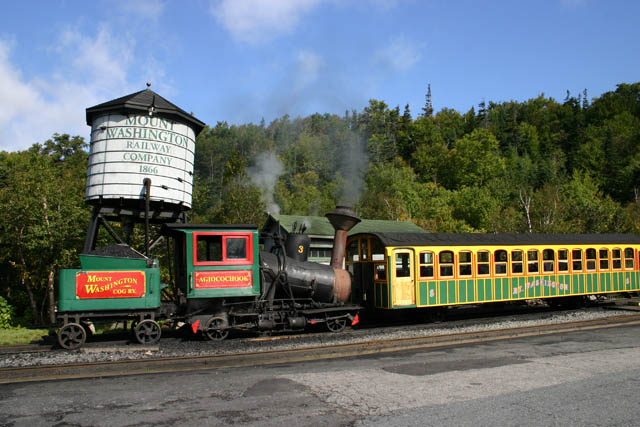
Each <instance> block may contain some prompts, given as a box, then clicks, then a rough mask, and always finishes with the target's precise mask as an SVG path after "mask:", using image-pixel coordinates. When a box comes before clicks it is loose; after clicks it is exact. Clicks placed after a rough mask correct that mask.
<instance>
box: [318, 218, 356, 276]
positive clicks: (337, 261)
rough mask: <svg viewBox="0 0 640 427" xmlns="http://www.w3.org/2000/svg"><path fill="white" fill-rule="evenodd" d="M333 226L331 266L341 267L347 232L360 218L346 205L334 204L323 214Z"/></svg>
mask: <svg viewBox="0 0 640 427" xmlns="http://www.w3.org/2000/svg"><path fill="white" fill-rule="evenodd" d="M325 216H326V217H327V219H328V220H329V222H330V223H331V225H332V226H333V228H334V229H335V230H336V234H335V236H334V238H333V250H332V251H331V264H330V265H331V267H333V268H339V269H342V268H343V263H344V253H345V249H346V246H347V234H348V233H349V230H351V229H352V228H353V227H355V225H356V224H358V223H359V222H360V218H358V217H357V216H356V213H355V212H354V211H353V209H351V208H350V207H348V206H336V209H335V210H334V211H333V212H329V213H328V214H326V215H325Z"/></svg>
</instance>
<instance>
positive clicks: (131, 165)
mask: <svg viewBox="0 0 640 427" xmlns="http://www.w3.org/2000/svg"><path fill="white" fill-rule="evenodd" d="M86 114H87V124H88V125H89V126H91V144H90V151H89V170H88V174H87V182H86V197H85V201H86V202H87V203H89V204H91V205H93V211H92V214H91V221H90V223H89V229H88V231H87V238H86V240H85V246H84V252H85V253H87V252H90V251H92V250H93V249H95V245H96V240H97V235H98V231H99V228H100V226H104V227H105V229H106V230H107V231H108V232H109V234H111V236H112V237H113V238H114V239H115V240H117V241H119V242H120V243H125V240H129V236H130V235H131V232H132V230H133V228H134V227H135V225H136V224H138V223H144V224H145V251H146V252H147V253H146V255H148V250H149V243H150V242H149V236H148V235H149V224H150V223H166V222H186V220H187V218H186V212H187V211H188V210H189V209H191V198H192V193H193V163H194V152H195V139H196V136H197V135H198V134H199V133H200V132H201V131H202V129H203V128H204V126H205V124H204V123H203V122H201V121H200V120H198V119H196V118H195V117H194V116H193V115H192V114H189V113H187V112H185V111H184V110H182V109H181V108H179V107H177V106H176V105H174V104H172V103H171V102H169V101H167V100H166V99H165V98H163V97H162V96H160V95H158V94H157V93H155V92H154V91H152V90H151V89H150V84H147V89H145V90H142V91H140V92H136V93H132V94H130V95H126V96H123V97H121V98H118V99H114V100H112V101H108V102H105V103H102V104H99V105H96V106H93V107H90V108H87V110H86ZM114 222H118V223H120V224H121V225H122V226H123V230H124V231H125V234H126V239H123V238H122V237H121V236H120V235H119V234H118V233H117V232H116V231H115V229H114V228H113V227H112V225H111V224H110V223H114Z"/></svg>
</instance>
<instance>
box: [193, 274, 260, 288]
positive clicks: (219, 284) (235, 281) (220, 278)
mask: <svg viewBox="0 0 640 427" xmlns="http://www.w3.org/2000/svg"><path fill="white" fill-rule="evenodd" d="M251 286H253V279H252V274H251V270H234V271H196V272H195V288H196V289H219V288H250V287H251Z"/></svg>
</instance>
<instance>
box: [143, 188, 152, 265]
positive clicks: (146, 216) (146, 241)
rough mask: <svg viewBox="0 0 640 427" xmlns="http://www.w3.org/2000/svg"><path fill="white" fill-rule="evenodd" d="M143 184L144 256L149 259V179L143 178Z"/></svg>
mask: <svg viewBox="0 0 640 427" xmlns="http://www.w3.org/2000/svg"><path fill="white" fill-rule="evenodd" d="M142 183H143V184H144V255H145V256H146V257H147V258H149V202H150V199H151V179H149V178H145V179H144V181H142Z"/></svg>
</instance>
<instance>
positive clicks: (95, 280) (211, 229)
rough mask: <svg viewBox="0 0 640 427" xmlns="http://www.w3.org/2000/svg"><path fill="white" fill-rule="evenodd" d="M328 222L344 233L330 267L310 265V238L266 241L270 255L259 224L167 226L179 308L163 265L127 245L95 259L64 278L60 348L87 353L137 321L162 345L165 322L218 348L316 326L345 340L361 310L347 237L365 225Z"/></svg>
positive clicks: (141, 333)
mask: <svg viewBox="0 0 640 427" xmlns="http://www.w3.org/2000/svg"><path fill="white" fill-rule="evenodd" d="M326 216H327V218H328V219H329V221H330V222H331V224H332V225H333V227H334V229H335V230H336V232H335V238H334V248H333V253H332V259H331V264H330V265H324V264H318V263H313V262H308V261H307V253H308V248H309V243H308V237H306V236H305V235H302V234H296V233H291V234H289V236H288V237H287V239H286V240H285V239H282V238H281V237H280V236H278V235H271V236H266V237H268V238H271V239H272V240H273V243H274V244H273V247H274V249H272V250H271V251H270V252H265V251H260V250H259V249H260V247H259V246H260V245H259V242H260V237H261V236H260V234H259V232H258V228H257V226H255V225H203V224H186V223H180V222H174V223H164V224H163V225H162V228H161V234H162V236H163V237H164V238H165V239H167V241H168V242H170V243H169V244H168V247H170V248H172V251H170V252H172V254H173V256H172V260H171V262H170V265H169V266H168V269H169V271H170V275H171V276H172V279H173V282H174V283H175V287H174V288H173V292H172V293H171V299H170V300H166V298H162V294H163V289H164V288H165V287H166V286H167V285H165V284H163V283H161V280H160V266H159V263H158V261H157V260H155V259H152V258H150V257H147V256H145V255H143V254H141V253H139V252H137V251H135V250H134V249H133V248H131V247H130V246H129V245H126V244H124V243H121V244H116V245H111V246H106V247H103V248H100V249H96V250H85V253H83V254H81V255H80V261H81V268H80V269H65V270H62V271H61V272H60V280H59V295H58V296H59V298H58V312H57V317H58V319H59V321H60V322H61V323H62V326H61V327H60V329H59V330H58V334H57V336H58V342H59V344H60V346H61V347H63V348H66V349H76V348H79V347H80V346H82V345H83V344H84V343H85V341H86V338H87V334H88V332H89V331H90V325H92V323H93V322H96V321H104V320H117V321H128V322H130V323H131V325H132V331H133V333H134V336H135V338H136V339H137V341H138V342H140V343H142V344H152V343H156V342H158V340H159V339H160V337H161V333H162V329H161V327H160V324H159V323H158V321H160V320H165V321H167V322H171V323H178V322H180V323H186V324H189V325H191V328H192V329H193V332H194V333H197V332H201V333H202V334H203V336H206V337H208V338H209V339H211V340H222V339H225V338H226V337H227V336H228V335H229V331H230V330H234V329H235V330H255V331H273V330H278V331H283V330H302V329H304V328H305V327H306V326H307V325H310V324H324V325H326V327H327V329H329V330H330V331H333V332H339V331H341V330H343V329H344V328H345V327H346V325H347V323H348V322H349V323H351V324H352V325H353V324H355V323H357V322H358V310H359V309H360V306H358V305H357V304H351V303H349V299H350V293H351V276H350V274H349V273H348V272H347V271H346V270H344V269H343V263H344V255H345V247H346V239H347V232H348V231H349V230H350V229H351V228H352V227H353V226H355V225H356V224H357V223H358V222H360V220H359V219H358V218H357V217H356V216H355V213H354V212H353V211H352V210H351V209H349V208H347V207H343V206H339V207H337V208H336V210H335V211H333V212H331V213H329V214H327V215H326ZM90 228H91V227H90ZM264 237H265V236H263V238H264ZM305 238H306V239H305ZM85 249H87V248H85ZM165 294H167V293H166V292H165Z"/></svg>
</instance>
